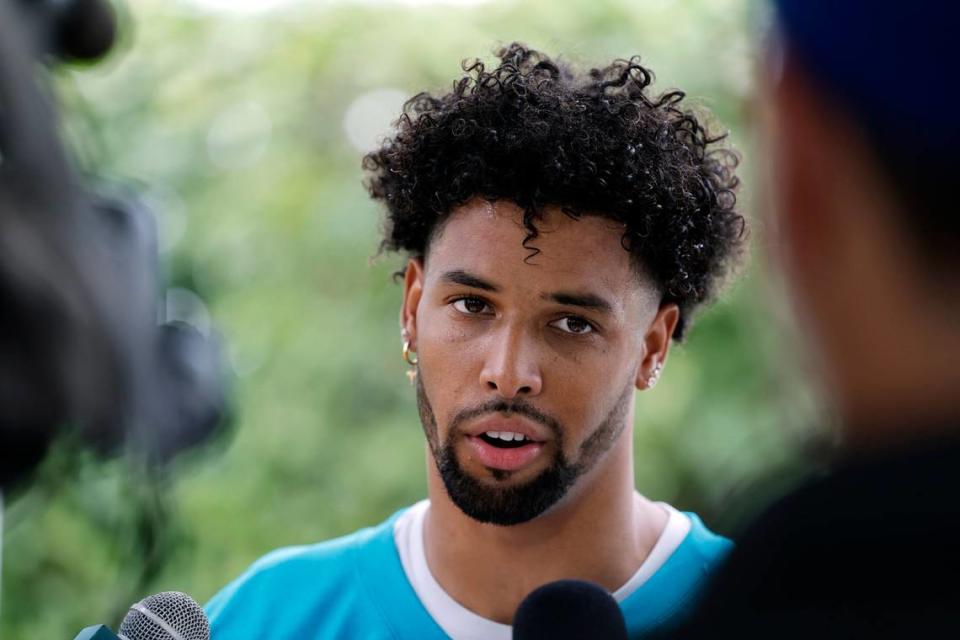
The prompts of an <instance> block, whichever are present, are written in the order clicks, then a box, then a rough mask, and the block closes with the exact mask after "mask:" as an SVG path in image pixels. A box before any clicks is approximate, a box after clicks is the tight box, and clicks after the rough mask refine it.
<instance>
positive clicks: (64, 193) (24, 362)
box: [0, 0, 225, 491]
mask: <svg viewBox="0 0 960 640" xmlns="http://www.w3.org/2000/svg"><path fill="white" fill-rule="evenodd" d="M114 30H115V23H114V20H113V13H112V9H110V7H109V5H108V4H106V3H103V2H100V1H94V0H47V1H37V0H33V1H30V0H0V309H2V313H0V491H2V490H4V489H9V488H10V487H12V486H14V485H15V484H17V483H19V482H20V481H22V480H23V479H25V478H26V477H28V476H29V474H30V472H31V471H32V470H33V469H34V468H35V467H36V466H37V464H39V462H40V461H41V460H42V459H43V457H44V455H45V454H46V452H47V450H48V448H49V446H50V444H51V442H52V441H53V440H54V439H55V438H56V437H57V436H58V435H59V434H61V433H69V434H71V435H75V436H76V437H77V439H78V440H80V441H81V442H83V443H85V444H88V445H90V446H92V447H93V448H95V449H96V450H98V451H100V452H102V453H113V452H116V451H119V450H121V449H122V448H124V449H125V450H127V451H130V452H131V453H134V454H135V455H138V456H140V457H141V458H142V459H143V460H145V461H146V462H148V463H152V464H162V463H164V462H166V461H168V460H169V459H171V458H172V457H173V456H174V455H175V454H176V453H177V452H178V451H180V450H181V449H183V448H185V447H188V446H190V445H192V444H195V443H197V442H200V441H201V440H203V439H204V438H206V437H207V436H208V435H209V434H210V433H211V432H212V431H213V430H214V429H215V428H216V426H217V425H219V424H221V421H222V418H223V416H224V413H225V390H224V384H223V375H222V374H223V369H222V366H221V360H220V355H219V348H218V345H217V341H216V339H215V338H214V337H213V336H205V335H201V334H200V333H199V332H198V331H197V330H196V329H194V328H192V327H189V326H187V325H184V324H181V323H172V324H171V323H166V322H165V313H164V309H163V308H162V305H161V303H160V302H159V301H160V300H162V298H163V292H162V288H161V286H160V285H161V277H160V273H159V267H158V254H157V247H156V238H155V224H154V220H153V215H152V213H151V212H150V211H148V210H147V209H146V208H145V207H143V206H142V205H140V204H138V203H137V201H136V200H135V199H133V198H107V197H104V196H101V195H98V194H95V193H93V192H92V191H91V190H89V189H87V188H86V187H85V186H84V185H83V184H82V183H81V180H80V179H79V176H78V175H77V173H76V171H75V170H74V168H73V166H72V164H71V162H70V159H69V157H68V156H67V154H66V152H65V150H64V147H63V145H62V144H61V142H60V140H59V138H58V136H57V129H58V124H57V120H56V113H55V107H54V105H53V104H52V103H51V101H50V99H49V92H48V91H46V90H45V87H43V83H44V81H45V78H44V75H45V74H44V73H43V71H44V69H43V67H42V66H41V65H40V64H39V63H38V61H45V62H48V61H55V60H57V59H65V60H78V59H84V60H89V59H93V58H98V57H100V56H102V55H104V54H105V53H106V51H107V50H108V49H109V47H110V44H111V42H112V40H113V33H114Z"/></svg>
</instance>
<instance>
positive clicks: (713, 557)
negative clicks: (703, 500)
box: [621, 512, 733, 637]
mask: <svg viewBox="0 0 960 640" xmlns="http://www.w3.org/2000/svg"><path fill="white" fill-rule="evenodd" d="M682 515H683V516H684V517H686V518H687V520H688V521H689V525H690V526H689V529H688V530H687V532H686V535H684V537H683V539H682V541H681V542H680V543H679V544H678V545H677V546H676V548H675V549H674V550H673V552H672V553H671V554H670V556H669V558H667V559H666V561H664V563H663V564H662V565H661V566H660V568H659V569H658V570H657V571H656V572H655V573H654V574H653V575H651V576H650V577H649V578H648V579H647V580H646V582H644V583H643V584H642V585H641V586H640V588H638V589H637V590H636V591H635V592H634V593H633V594H631V595H630V596H629V597H627V598H626V599H625V600H624V601H622V602H621V608H622V609H623V612H624V616H625V618H626V620H627V627H628V629H629V631H630V636H631V637H638V636H642V635H643V634H645V633H648V632H650V631H651V630H653V629H657V628H664V627H672V626H675V625H677V624H679V623H680V622H681V621H682V620H683V619H684V618H685V617H686V616H687V615H688V613H689V611H690V610H691V608H692V607H693V605H694V604H695V603H696V601H697V599H698V598H699V596H700V595H701V593H702V591H703V589H704V588H705V586H706V584H707V583H708V581H709V580H710V578H711V577H712V576H713V574H714V573H715V572H716V571H717V569H718V568H719V567H720V566H721V565H722V563H723V562H724V561H725V560H726V558H727V556H728V555H729V554H730V551H731V550H732V549H733V543H732V542H731V541H730V540H729V539H727V538H725V537H723V536H721V535H718V534H716V533H714V532H713V531H711V530H710V529H708V528H707V526H706V525H705V524H704V523H703V521H702V520H701V519H700V517H699V516H698V515H697V514H695V513H690V512H683V514H682Z"/></svg>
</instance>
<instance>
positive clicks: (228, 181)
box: [0, 0, 810, 638]
mask: <svg viewBox="0 0 960 640" xmlns="http://www.w3.org/2000/svg"><path fill="white" fill-rule="evenodd" d="M755 22H756V16H755V15H753V11H751V9H750V5H749V4H748V3H745V2H742V0H688V1H685V2H673V1H668V0H656V1H653V0H644V1H637V0H602V1H601V0H564V2H555V1H548V0H512V1H511V0H504V1H493V2H488V3H482V4H477V5H475V6H468V7H463V6H453V5H444V4H428V5H423V6H416V3H411V4H403V3H396V2H366V3H364V2H348V1H341V2H333V1H330V2H314V3H306V2H305V3H299V4H293V5H290V6H285V7H282V8H279V9H277V10H275V11H272V12H266V13H260V14H255V15H244V16H238V15H236V14H233V13H229V14H228V13H204V12H202V11H200V10H197V9H196V8H192V7H191V6H190V5H187V4H184V3H183V2H172V1H171V0H139V1H136V2H131V3H130V4H129V5H128V6H127V7H126V14H125V24H126V31H125V36H124V37H125V42H124V46H121V47H120V48H119V50H118V51H117V52H115V53H114V54H113V55H112V56H111V57H110V58H109V59H108V60H107V61H106V62H104V63H103V64H101V65H98V66H96V67H93V68H89V69H73V70H69V71H66V72H62V73H61V74H60V75H59V78H58V83H57V87H58V91H59V94H60V96H61V98H62V100H63V102H64V107H65V111H66V112H67V114H68V117H67V124H66V132H67V134H68V135H69V137H70V139H71V140H73V141H74V144H75V148H76V150H77V153H78V156H79V158H80V161H81V163H82V164H83V166H84V167H86V168H87V169H88V170H89V171H90V172H91V173H93V174H96V175H98V176H100V177H104V178H106V179H107V180H109V181H121V182H123V183H125V184H131V183H133V184H135V185H136V186H137V187H138V188H139V189H140V190H141V191H142V192H143V193H144V194H145V197H146V199H147V200H148V201H149V202H151V203H152V204H153V205H154V206H155V208H156V209H157V212H158V215H159V218H160V219H159V222H160V230H161V233H162V237H163V238H164V242H165V246H166V247H167V248H166V251H165V254H164V257H165V259H166V261H167V270H168V277H169V279H170V281H171V283H172V284H173V285H175V286H177V287H181V288H184V289H188V290H191V291H194V292H196V293H197V294H199V296H200V297H201V298H202V299H203V300H204V301H205V302H206V303H207V305H208V310H209V313H210V315H211V316H212V319H213V321H214V323H215V324H216V325H217V326H218V327H219V328H220V329H221V330H222V331H223V333H224V335H225V337H226V339H227V341H228V343H229V347H230V348H229V356H230V362H231V365H232V367H233V368H234V369H235V372H236V377H235V380H234V385H233V392H232V393H233V398H234V402H235V411H236V420H235V423H234V425H233V427H232V430H231V431H230V432H229V433H228V434H227V436H226V437H224V438H222V439H220V440H219V441H218V442H216V443H214V444H213V445H212V446H208V447H206V448H205V449H204V450H203V451H201V452H196V453H193V454H191V455H189V456H187V457H185V458H184V459H183V460H181V461H180V462H179V463H178V465H177V466H176V467H175V469H174V470H173V471H174V473H171V474H169V475H166V476H164V477H162V478H154V479H149V478H145V477H144V475H143V474H141V473H139V472H138V471H137V470H136V469H134V468H132V467H131V466H130V465H129V464H128V463H126V462H124V461H117V460H115V461H108V462H101V461H96V460H94V459H92V458H90V457H89V456H86V455H83V454H77V453H75V452H71V451H69V448H68V447H66V446H64V447H62V448H61V449H60V450H59V451H58V452H57V454H56V455H54V456H53V457H52V458H51V459H50V461H49V462H48V464H47V465H46V466H45V467H44V469H43V470H42V472H41V474H40V476H39V478H38V482H37V483H36V484H35V485H34V486H33V487H31V488H30V489H29V490H28V491H26V492H24V493H22V494H21V495H19V496H17V498H16V500H15V501H14V502H13V504H12V505H9V509H8V514H7V521H6V532H5V534H6V538H5V541H4V565H3V592H2V609H0V633H2V636H3V637H4V638H66V637H73V634H75V633H76V632H77V631H78V630H79V629H80V628H81V627H83V626H86V625H88V624H93V623H95V622H111V623H115V622H116V620H117V617H118V616H120V615H122V612H123V610H124V609H125V607H126V605H127V604H129V602H131V601H133V600H135V599H137V598H139V597H141V596H143V595H145V594H147V593H151V592H154V591H160V590H164V589H177V590H182V591H186V592H188V593H190V594H192V595H193V596H194V597H195V598H197V599H198V600H201V601H205V600H206V599H207V598H209V597H210V596H211V595H213V593H214V592H215V591H216V590H217V589H218V588H219V587H221V586H222V585H223V584H224V583H226V582H227V581H228V580H230V579H231V578H232V577H234V576H236V575H237V574H238V573H239V572H241V571H242V570H243V569H244V568H245V567H246V566H247V565H248V564H249V563H250V562H251V561H252V560H254V559H255V558H257V557H258V556H259V555H261V554H263V553H264V552H266V551H268V550H270V549H272V548H274V547H277V546H280V545H288V544H298V543H307V542H312V541H317V540H321V539H325V538H329V537H332V536H337V535H340V534H344V533H347V532H349V531H352V530H354V529H357V528H359V527H361V526H364V525H369V524H373V523H376V522H379V521H380V520H382V519H383V518H385V517H386V516H388V515H389V514H390V513H392V512H393V511H394V510H396V509H398V508H400V507H403V506H405V505H407V504H410V503H412V502H413V501H415V500H417V499H419V498H421V497H423V496H424V495H425V480H424V477H425V475H424V451H423V442H422V435H421V431H420V426H419V423H418V420H417V417H416V412H415V406H414V398H413V394H412V391H411V389H410V387H409V386H408V385H407V382H406V378H405V376H404V370H405V367H404V364H403V363H402V362H401V359H400V341H399V329H398V320H397V312H398V301H399V295H400V291H399V288H398V287H397V286H396V285H395V284H393V283H392V281H391V278H390V274H391V272H392V271H393V270H395V269H396V268H397V267H398V266H399V259H398V258H397V257H396V256H388V257H385V258H382V259H379V260H377V261H375V262H373V263H371V261H370V257H371V256H372V255H373V254H375V252H376V247H377V242H378V237H377V231H378V226H379V212H378V210H377V208H376V207H375V206H374V205H373V204H372V203H371V202H369V201H368V199H367V197H366V193H365V191H364V189H363V187H362V183H361V181H362V172H361V170H360V158H361V156H362V153H361V152H360V151H359V150H358V149H356V148H355V147H353V146H351V144H350V142H349V141H348V138H347V136H346V135H345V129H344V118H345V114H347V113H348V111H349V109H350V107H351V105H352V104H353V103H354V100H356V99H357V98H358V96H361V95H363V94H365V93H366V92H369V91H372V90H376V89H382V88H393V89H399V90H400V91H402V92H404V93H405V94H407V95H412V94H413V93H416V92H418V91H420V90H422V89H438V88H443V87H446V86H449V84H450V83H451V81H452V80H453V79H454V78H455V77H457V76H458V74H459V72H460V66H459V65H460V61H461V60H463V59H465V58H471V57H476V56H480V57H483V58H487V59H489V57H490V53H491V52H492V50H493V49H494V48H495V47H496V46H497V45H498V44H505V43H508V42H510V41H513V40H521V41H524V42H526V43H528V44H530V45H532V46H534V47H537V48H542V49H544V50H546V51H548V52H551V53H561V54H563V55H564V56H565V57H567V58H568V59H572V60H574V61H581V62H582V63H583V64H585V65H589V64H591V63H602V62H606V61H608V60H610V59H613V58H615V57H628V56H630V55H633V54H641V55H642V57H643V60H644V62H645V63H646V64H647V65H649V66H651V67H652V68H653V69H654V71H655V72H656V74H657V77H658V82H657V84H656V85H655V86H656V88H657V89H658V90H666V89H668V88H672V87H680V88H682V89H684V90H685V91H686V92H687V93H688V94H689V95H690V96H691V97H692V99H693V101H694V103H696V104H699V105H702V106H705V107H707V108H709V109H710V110H712V111H713V112H714V113H715V114H716V115H717V117H718V119H719V120H720V121H721V122H722V123H723V124H724V125H726V126H729V127H730V128H731V130H732V141H733V144H734V146H735V147H737V148H738V149H740V150H741V151H742V152H743V153H744V155H745V160H746V162H745V165H744V170H743V176H744V180H745V182H746V185H745V189H744V190H743V192H742V194H741V201H742V202H743V203H744V210H745V212H746V213H747V214H748V215H750V216H751V217H756V216H755V214H756V212H755V211H754V210H753V207H752V206H751V202H750V201H751V199H752V198H751V195H752V194H751V192H752V190H753V185H752V179H751V175H752V173H753V172H752V170H751V164H752V163H751V158H750V146H749V145H748V138H747V131H746V130H745V122H744V104H745V101H746V100H747V99H748V98H749V96H750V93H751V91H752V76H753V71H752V56H753V55H756V53H755V49H754V37H753V29H752V28H751V25H752V24H755ZM761 227H762V225H760V224H754V232H753V237H754V240H755V242H754V244H755V245H756V244H758V242H757V240H759V239H762V237H763V234H762V229H761ZM755 253H759V254H761V255H760V256H758V257H760V258H762V251H761V252H756V251H755ZM755 262H756V260H754V263H755ZM763 271H764V270H763V269H760V268H758V267H757V266H755V264H751V266H750V267H749V268H748V269H747V271H746V273H745V277H744V278H742V279H741V280H740V281H739V283H738V284H736V285H735V286H734V287H732V289H731V290H730V291H729V292H728V294H727V295H726V296H725V297H724V299H723V300H721V301H720V302H719V303H718V304H717V305H715V306H714V307H713V308H712V309H711V310H709V311H708V312H706V313H705V314H703V316H702V317H701V318H700V320H699V322H698V324H697V325H696V326H695V327H694V330H693V331H692V334H691V336H690V338H689V340H688V341H687V343H685V344H683V345H681V346H680V347H679V348H677V349H676V350H675V351H674V352H673V355H672V357H671V360H670V362H669V364H668V366H667V368H666V370H665V374H664V378H663V380H662V382H661V384H660V386H658V387H657V389H656V390H655V391H652V392H649V393H644V394H642V395H641V396H640V398H639V400H638V415H637V421H636V457H637V465H636V467H637V486H638V487H639V489H640V490H641V491H642V492H644V493H645V494H647V495H648V496H650V497H652V498H654V499H658V500H666V501H669V502H671V503H673V504H675V505H677V506H679V507H681V508H684V509H691V510H696V511H698V512H699V513H701V514H702V515H703V516H704V517H705V519H706V520H707V522H708V523H710V524H711V525H713V526H714V527H715V528H718V529H720V530H721V531H725V532H730V531H733V530H734V529H735V528H736V526H737V525H738V523H739V522H740V521H741V520H742V518H743V515H744V514H745V513H747V512H748V511H749V508H750V506H751V505H753V504H755V503H756V502H757V500H758V498H756V497H755V498H754V499H752V500H748V501H746V502H744V500H742V499H741V498H740V497H738V496H741V495H742V494H744V493H745V492H748V489H749V495H752V496H759V495H769V494H771V493H773V492H775V487H776V486H778V485H777V484H776V482H777V481H775V480H770V478H775V477H778V475H777V474H778V473H779V472H781V471H783V470H788V472H789V470H792V469H796V468H802V466H803V465H802V463H800V464H799V465H798V463H797V460H798V456H797V454H796V452H797V441H798V440H797V438H796V437H795V436H796V434H797V433H798V432H799V431H800V429H799V427H802V426H803V423H804V422H805V421H806V419H807V418H808V417H809V415H810V410H809V408H810V402H809V401H808V400H807V399H806V398H807V394H806V393H805V392H803V391H802V389H803V387H802V386H799V383H798V382H797V380H796V377H797V376H796V374H795V372H794V371H793V367H791V366H785V365H783V364H782V362H784V361H785V359H786V358H787V357H788V356H789V354H788V353H786V352H787V351H788V350H787V349H786V348H785V347H784V345H783V343H784V342H785V340H784V339H783V338H782V337H781V334H780V332H779V331H778V330H777V329H776V327H775V326H773V325H774V322H773V320H772V319H771V315H772V314H771V312H770V304H769V302H768V301H767V300H766V298H767V293H769V292H770V291H771V290H773V289H775V288H776V283H775V282H773V281H771V280H769V279H768V278H766V277H765V274H764V273H763ZM745 505H746V506H745Z"/></svg>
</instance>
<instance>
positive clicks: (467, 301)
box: [453, 298, 489, 315]
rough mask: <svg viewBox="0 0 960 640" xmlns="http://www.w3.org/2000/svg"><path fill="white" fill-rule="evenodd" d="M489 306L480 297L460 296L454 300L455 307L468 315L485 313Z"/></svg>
mask: <svg viewBox="0 0 960 640" xmlns="http://www.w3.org/2000/svg"><path fill="white" fill-rule="evenodd" d="M488 306H489V305H487V303H486V302H484V301H483V300H481V299H480V298H460V299H459V300H454V302H453V308H454V309H456V310H457V311H459V312H460V313H465V314H467V315H475V314H478V313H483V312H484V311H486V310H487V307H488Z"/></svg>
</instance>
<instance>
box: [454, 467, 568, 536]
mask: <svg viewBox="0 0 960 640" xmlns="http://www.w3.org/2000/svg"><path fill="white" fill-rule="evenodd" d="M437 462H438V464H437V468H438V470H439V472H440V477H441V478H442V480H443V484H444V487H445V488H446V490H447V495H448V496H449V497H450V499H451V501H452V502H453V503H454V504H455V505H456V506H457V507H458V508H459V509H460V511H462V512H463V513H464V514H465V515H467V516H468V517H470V518H472V519H474V520H476V521H478V522H482V523H488V524H496V525H502V526H511V525H517V524H523V523H524V522H529V521H530V520H533V519H534V518H536V517H538V516H539V515H541V514H542V513H544V512H545V511H547V510H548V509H549V508H550V507H552V506H553V505H554V504H556V503H557V502H558V501H559V500H560V499H561V498H563V496H564V495H566V493H567V491H568V490H569V488H570V487H571V486H572V485H573V483H574V481H575V479H576V478H577V476H578V475H579V472H578V469H577V468H576V467H571V466H566V465H563V464H562V463H558V464H555V465H553V466H550V467H547V468H546V469H543V470H541V471H534V470H533V469H523V470H520V471H505V470H501V469H489V468H485V467H481V468H480V469H479V470H467V469H465V468H464V466H463V465H461V463H460V460H459V458H458V456H456V455H455V454H454V453H453V451H451V449H450V448H445V449H443V450H442V451H441V452H440V455H439V456H438V459H437ZM528 474H529V477H524V476H527V475H528Z"/></svg>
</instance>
